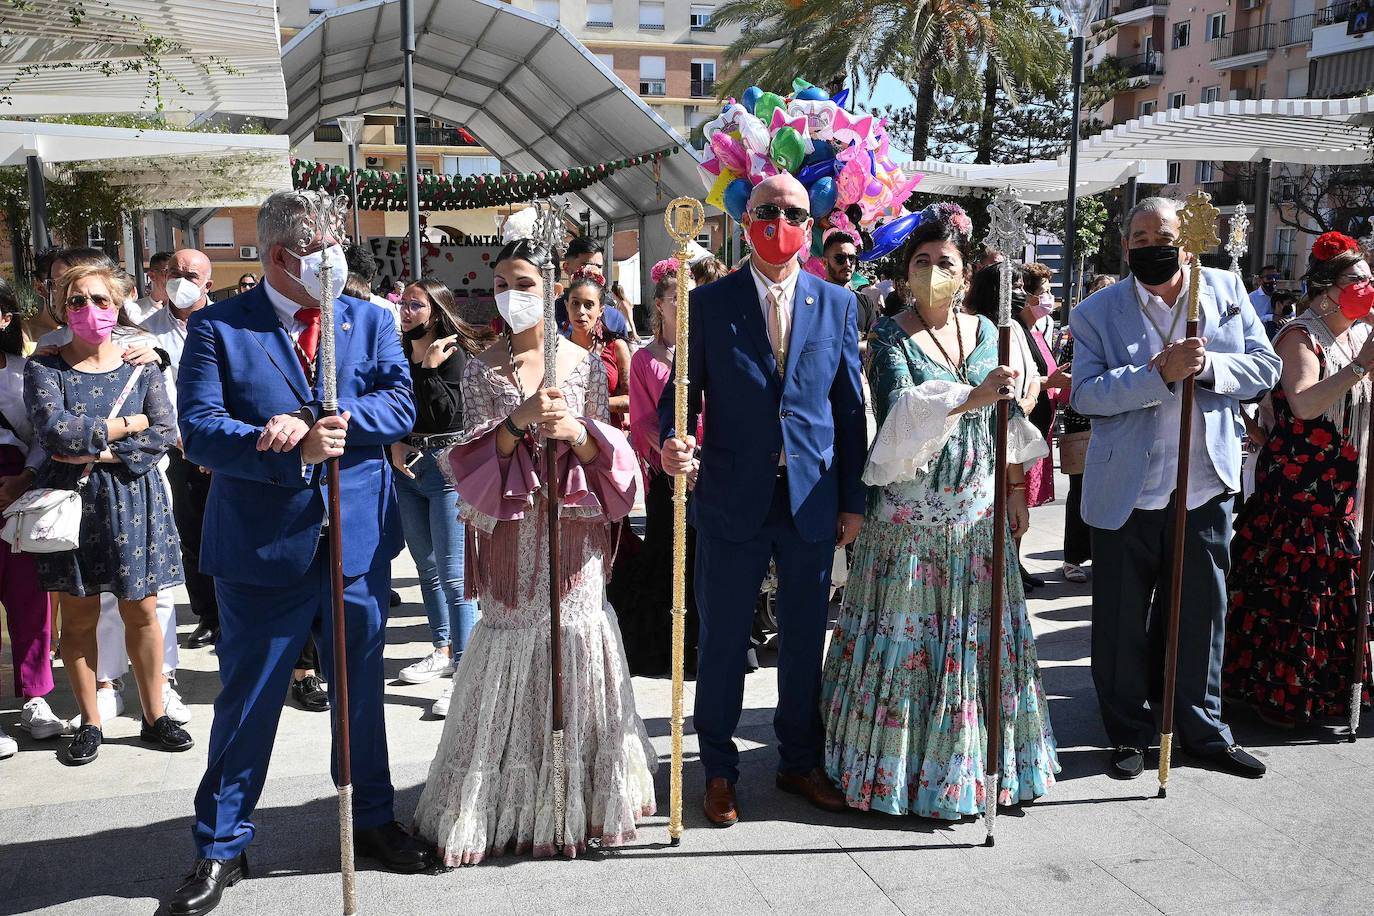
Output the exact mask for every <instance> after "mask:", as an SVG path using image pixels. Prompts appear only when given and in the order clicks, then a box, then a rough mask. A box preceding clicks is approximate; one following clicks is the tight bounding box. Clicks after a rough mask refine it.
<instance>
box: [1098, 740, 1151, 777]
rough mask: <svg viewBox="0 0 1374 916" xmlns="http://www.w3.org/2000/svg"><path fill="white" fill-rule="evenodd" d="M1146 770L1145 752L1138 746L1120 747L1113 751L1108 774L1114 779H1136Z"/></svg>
mask: <svg viewBox="0 0 1374 916" xmlns="http://www.w3.org/2000/svg"><path fill="white" fill-rule="evenodd" d="M1144 772H1145V752H1144V751H1142V750H1141V749H1140V748H1138V747H1124V746H1123V747H1119V748H1117V749H1116V750H1114V751H1112V765H1111V766H1109V767H1108V768H1107V775H1108V776H1110V777H1111V778H1112V779H1135V778H1136V777H1137V776H1139V775H1140V774H1141V773H1144Z"/></svg>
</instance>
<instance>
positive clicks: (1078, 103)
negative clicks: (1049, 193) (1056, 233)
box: [1059, 35, 1086, 317]
mask: <svg viewBox="0 0 1374 916" xmlns="http://www.w3.org/2000/svg"><path fill="white" fill-rule="evenodd" d="M1085 42H1086V39H1085V38H1083V36H1081V35H1076V36H1074V39H1073V115H1072V117H1073V125H1072V126H1071V127H1070V128H1069V196H1068V198H1067V199H1066V200H1065V201H1064V252H1063V255H1062V257H1063V260H1062V261H1061V262H1060V266H1059V283H1060V288H1061V289H1062V290H1063V294H1064V314H1065V317H1067V316H1068V313H1069V311H1070V310H1071V309H1072V308H1073V306H1074V260H1075V259H1076V258H1077V256H1078V255H1077V249H1078V226H1077V221H1078V117H1079V114H1080V113H1081V112H1082V109H1083V48H1084V43H1085Z"/></svg>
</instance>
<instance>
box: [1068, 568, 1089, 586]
mask: <svg viewBox="0 0 1374 916" xmlns="http://www.w3.org/2000/svg"><path fill="white" fill-rule="evenodd" d="M1063 572H1064V581H1065V582H1079V583H1082V582H1087V581H1088V571H1087V570H1086V569H1084V568H1083V567H1081V566H1078V565H1076V564H1074V563H1065V564H1064V570H1063Z"/></svg>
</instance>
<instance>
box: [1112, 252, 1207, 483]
mask: <svg viewBox="0 0 1374 916" xmlns="http://www.w3.org/2000/svg"><path fill="white" fill-rule="evenodd" d="M1131 284H1132V285H1133V286H1134V287H1135V293H1136V296H1137V297H1138V300H1137V301H1138V302H1140V303H1143V305H1144V308H1145V314H1144V315H1142V316H1141V318H1142V322H1143V324H1144V325H1145V338H1146V340H1147V341H1149V344H1150V353H1151V354H1152V355H1157V354H1158V353H1159V352H1160V351H1161V350H1163V349H1164V344H1165V343H1166V341H1164V340H1162V339H1161V337H1160V334H1159V331H1160V330H1163V331H1164V332H1165V333H1166V334H1169V336H1170V338H1171V340H1170V341H1168V342H1173V341H1177V340H1182V339H1183V337H1184V334H1185V332H1186V327H1187V326H1186V325H1185V324H1184V322H1186V321H1187V320H1188V316H1187V314H1186V310H1187V295H1188V294H1187V289H1188V268H1186V267H1185V268H1184V269H1183V289H1184V292H1182V293H1180V294H1179V297H1178V302H1177V304H1176V305H1175V307H1174V308H1170V307H1169V306H1168V305H1166V304H1165V302H1164V300H1163V299H1161V298H1160V297H1158V296H1156V295H1154V294H1153V293H1151V292H1150V291H1149V290H1147V289H1146V288H1145V287H1144V286H1142V285H1141V284H1140V281H1139V280H1136V279H1134V278H1133V279H1132V280H1131ZM1176 309H1177V311H1176ZM1175 320H1177V322H1178V324H1177V326H1175V325H1174V322H1175ZM1156 325H1158V328H1156ZM1171 328H1173V329H1174V330H1173V332H1172V333H1170V329H1171ZM1155 371H1157V370H1155ZM1212 377H1213V370H1212V366H1211V364H1210V363H1208V364H1206V365H1204V366H1203V369H1202V371H1201V372H1200V373H1198V376H1197V380H1198V381H1199V382H1208V381H1211V379H1212ZM1174 388H1175V391H1174V394H1175V396H1174V397H1172V398H1165V399H1164V400H1163V401H1161V402H1160V405H1159V411H1158V414H1157V420H1158V425H1157V426H1156V428H1155V441H1154V444H1153V446H1151V451H1150V460H1149V461H1148V462H1147V463H1146V465H1145V485H1144V486H1143V487H1142V488H1141V490H1140V498H1139V499H1137V500H1136V504H1135V507H1136V508H1137V509H1163V508H1165V507H1166V506H1168V505H1169V498H1170V497H1171V496H1173V493H1174V486H1175V484H1176V483H1177V482H1178V425H1179V416H1180V411H1181V410H1182V403H1181V397H1180V395H1181V393H1182V389H1181V388H1180V387H1179V386H1178V385H1177V384H1176V385H1175V386H1174ZM1188 456H1189V457H1188V508H1189V509H1196V508H1197V507H1198V506H1201V505H1202V504H1203V503H1205V502H1208V501H1209V500H1212V499H1215V498H1216V497H1218V496H1220V495H1221V494H1222V493H1225V492H1226V484H1225V483H1223V482H1222V479H1221V477H1220V476H1219V475H1218V474H1217V470H1216V466H1215V465H1213V464H1212V456H1211V454H1210V453H1209V452H1208V451H1207V434H1206V431H1205V428H1204V426H1203V419H1202V408H1201V407H1200V406H1199V405H1198V402H1197V399H1196V398H1194V399H1193V437H1192V440H1191V442H1190V447H1189V449H1188Z"/></svg>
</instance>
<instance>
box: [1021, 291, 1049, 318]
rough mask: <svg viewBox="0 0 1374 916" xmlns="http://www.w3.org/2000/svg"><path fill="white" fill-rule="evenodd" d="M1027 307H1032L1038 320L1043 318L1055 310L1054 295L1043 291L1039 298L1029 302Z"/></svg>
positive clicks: (1032, 312) (1031, 310) (1032, 311)
mask: <svg viewBox="0 0 1374 916" xmlns="http://www.w3.org/2000/svg"><path fill="white" fill-rule="evenodd" d="M1026 308H1028V309H1030V313H1031V315H1032V316H1034V318H1035V320H1036V321H1039V320H1040V319H1041V318H1044V317H1045V316H1046V315H1048V314H1049V313H1050V312H1052V311H1054V296H1052V295H1050V294H1048V293H1042V294H1041V295H1040V298H1039V299H1035V300H1033V301H1030V302H1027V303H1026Z"/></svg>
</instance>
